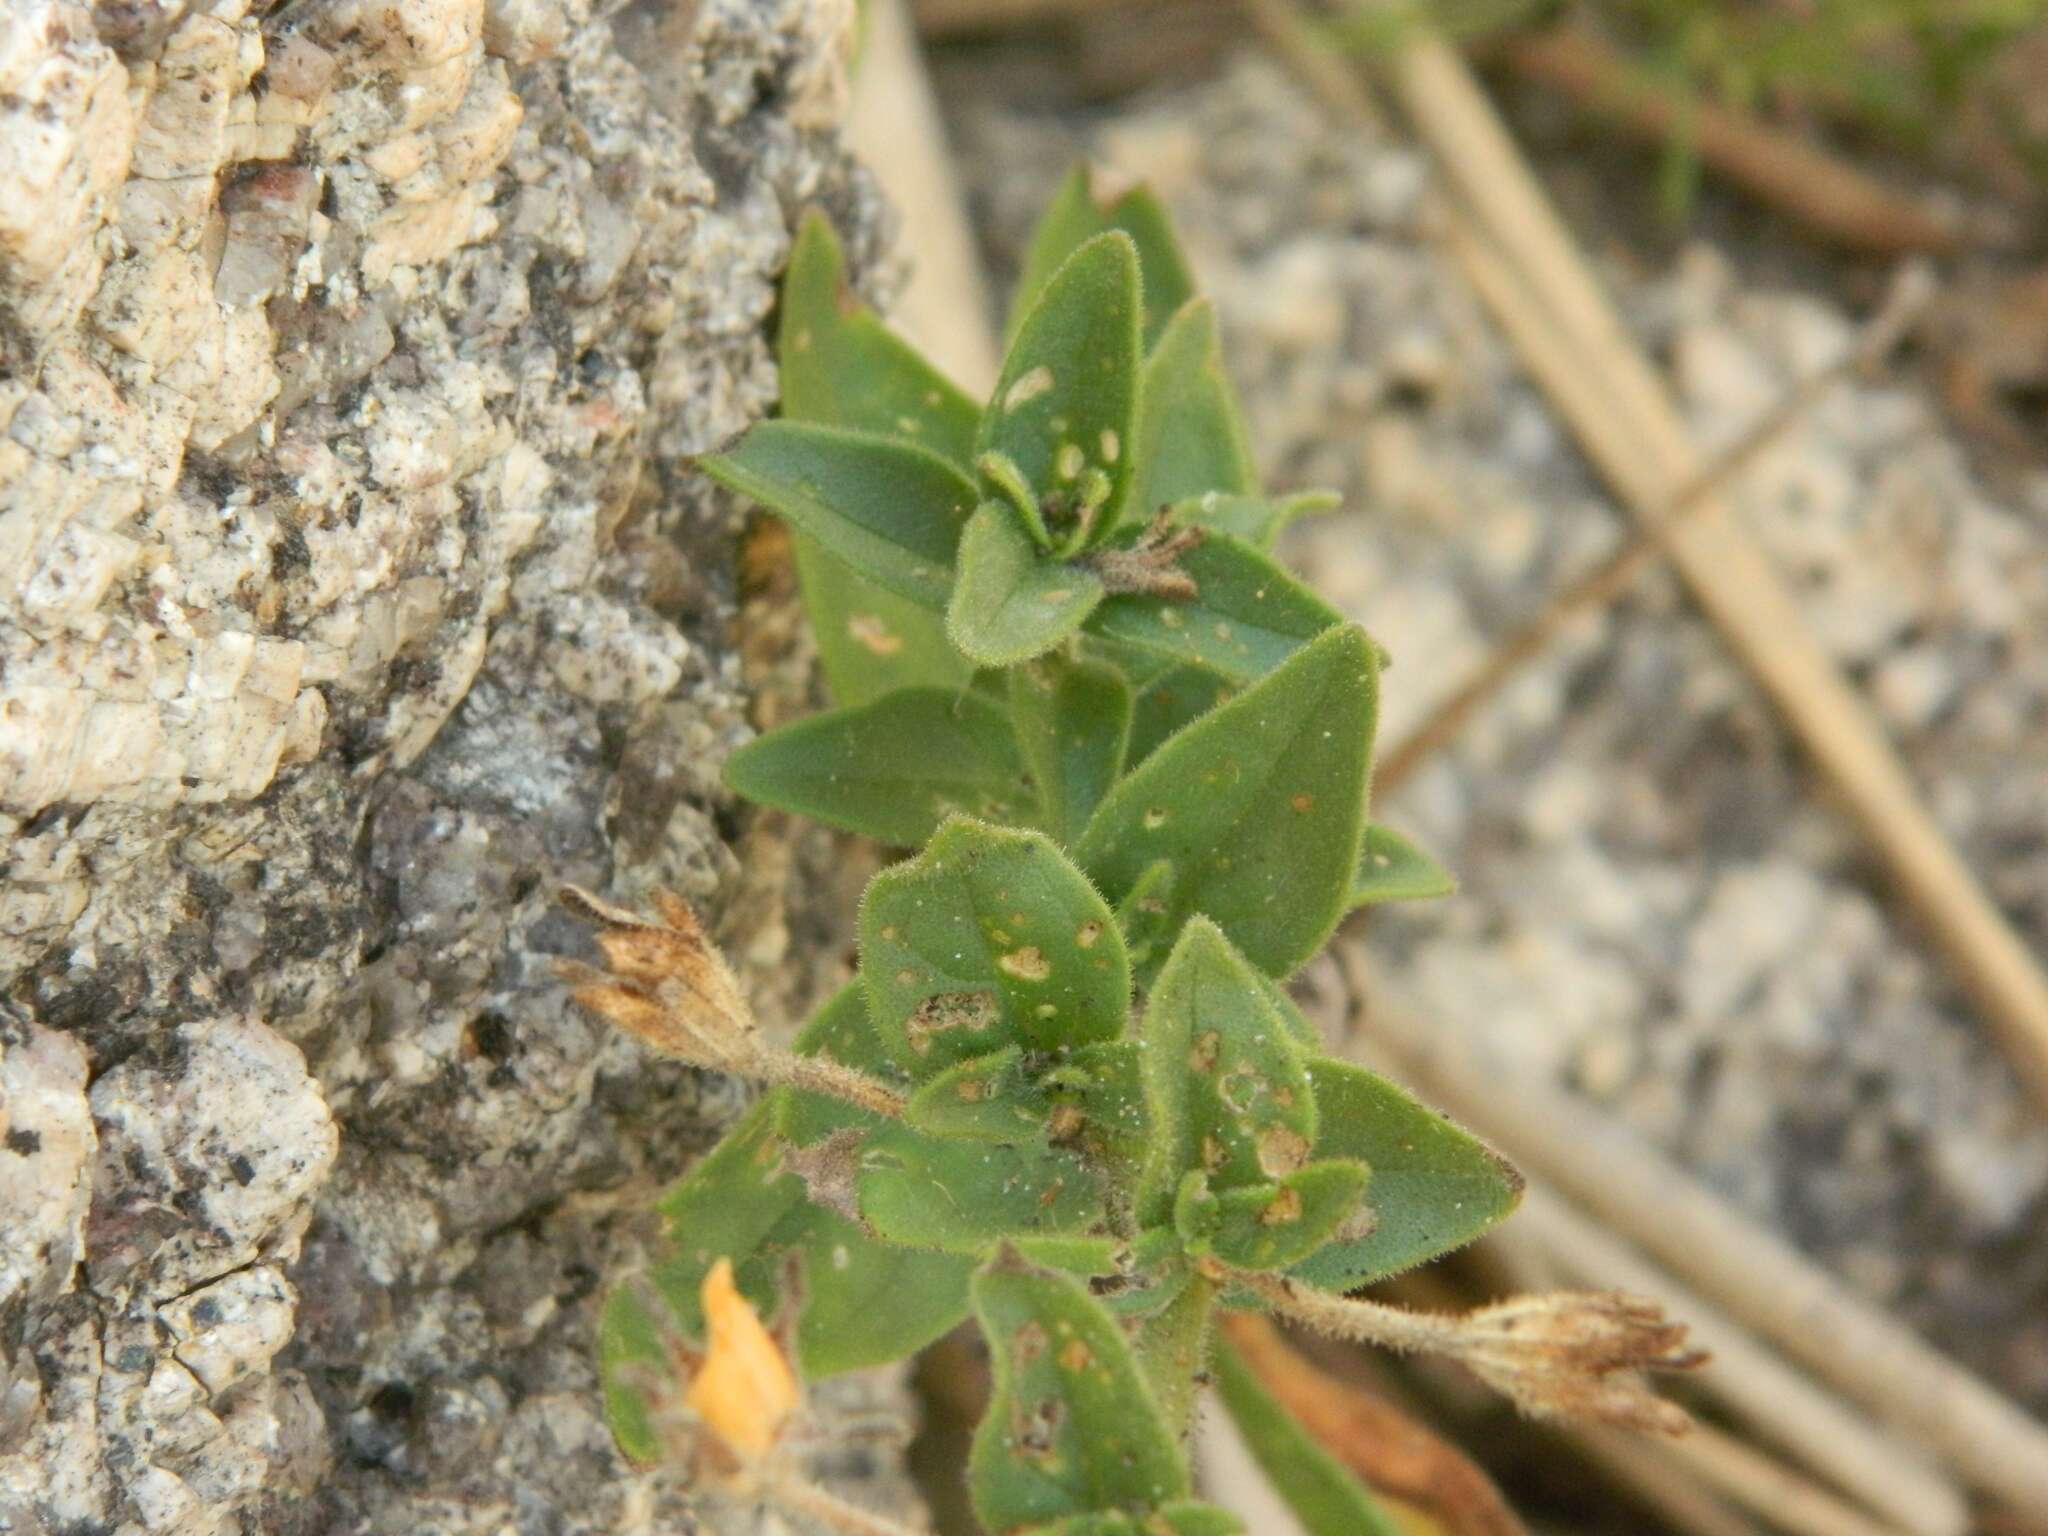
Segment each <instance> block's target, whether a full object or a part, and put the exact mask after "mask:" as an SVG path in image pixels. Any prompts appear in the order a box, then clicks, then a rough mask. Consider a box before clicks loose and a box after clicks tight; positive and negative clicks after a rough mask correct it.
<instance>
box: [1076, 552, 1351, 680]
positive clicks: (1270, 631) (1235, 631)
mask: <svg viewBox="0 0 2048 1536" xmlns="http://www.w3.org/2000/svg"><path fill="white" fill-rule="evenodd" d="M1179 564H1180V568H1181V569H1182V570H1183V571H1185V572H1186V573H1187V574H1188V575H1189V576H1190V577H1191V578H1193V580H1194V583H1195V587H1196V595H1195V596H1194V597H1192V598H1171V597H1158V596H1153V595H1150V594H1146V593H1122V594H1119V595H1116V596H1113V597H1109V598H1106V599H1104V600H1103V603H1102V606H1101V607H1099V608H1097V609H1096V610H1095V612H1094V614H1093V616H1092V617H1091V618H1090V619H1089V621H1088V628H1089V632H1090V633H1092V634H1097V635H1101V636H1103V637H1104V638H1105V639H1109V640H1114V641H1118V642H1120V643H1122V644H1124V645H1128V646H1132V647H1135V648H1137V649H1139V650H1144V651H1151V652H1153V653H1155V654H1157V655H1160V656H1165V657H1170V658H1172V659H1173V660H1175V661H1180V662H1194V663H1196V664H1198V665H1200V666H1203V667H1207V668H1209V669H1210V670H1211V671H1214V672H1218V673H1221V674H1222V675H1223V676H1224V677H1226V678H1228V679H1230V680H1231V681H1232V682H1237V683H1249V682H1255V681H1256V680H1257V679H1259V678H1261V677H1264V676H1265V675H1266V674H1267V673H1268V672H1270V671H1272V670H1273V668H1275V667H1277V666H1279V665H1280V663H1281V662H1283V661H1285V660H1286V659H1287V658H1288V657H1289V656H1292V655H1293V654H1294V653H1295V652H1296V651H1297V650H1299V649H1300V648H1301V647H1302V645H1304V644H1305V643H1306V642H1308V641H1310V640H1313V639H1314V638H1315V637H1316V636H1317V635H1319V634H1321V633H1323V631H1325V630H1327V629H1330V628H1332V627H1334V626H1335V625H1337V624H1339V623H1341V622H1343V620H1342V615H1340V614H1339V613H1338V612H1337V610H1336V609H1334V608H1332V607H1331V606H1330V605H1329V604H1328V603H1326V602H1324V601H1323V600H1322V599H1321V598H1320V597H1317V596H1316V595H1315V593H1313V592H1311V591H1310V590H1309V589H1308V588H1307V587H1305V586H1303V585H1302V584H1301V583H1300V582H1298V581H1296V580H1295V579H1294V578H1293V577H1292V576H1290V575H1288V574H1287V572H1286V571H1284V570H1282V569H1281V568H1280V566H1278V565H1277V564H1275V563H1274V561H1273V558H1272V557H1271V556H1270V555H1266V554H1262V553H1260V552H1259V551H1258V550H1257V549H1254V548H1253V547H1252V546H1251V545H1249V544H1247V543H1245V542H1244V541H1243V540H1242V539H1236V538H1232V537H1231V536H1230V535H1228V534H1211V535H1209V537H1208V538H1207V539H1205V540H1204V541H1203V542H1202V544H1201V546H1200V547H1199V548H1196V549H1193V550H1190V551H1189V552H1188V553H1187V554H1185V555H1182V556H1181V558H1180V561H1179Z"/></svg>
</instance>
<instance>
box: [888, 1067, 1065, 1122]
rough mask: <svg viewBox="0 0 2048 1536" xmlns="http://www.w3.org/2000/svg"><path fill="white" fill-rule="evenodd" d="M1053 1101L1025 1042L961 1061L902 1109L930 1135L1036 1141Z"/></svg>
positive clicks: (928, 1083)
mask: <svg viewBox="0 0 2048 1536" xmlns="http://www.w3.org/2000/svg"><path fill="white" fill-rule="evenodd" d="M1051 1113H1052V1101H1051V1099H1050V1098H1049V1097H1048V1095H1047V1094H1046V1092H1045V1089H1044V1087H1043V1086H1042V1085H1041V1084H1040V1082H1039V1079H1038V1076H1037V1074H1036V1073H1034V1072H1033V1071H1032V1070H1031V1068H1030V1066H1029V1065H1028V1064H1027V1063H1026V1062H1025V1060H1024V1048H1023V1047H1022V1046H1021V1045H1007V1046H1004V1047H1003V1048H1002V1049H1001V1050H997V1051H990V1052H989V1053H988V1054H987V1055H986V1056H974V1057H970V1058H969V1059H968V1060H966V1061H961V1062H957V1063H955V1064H954V1065H952V1066H950V1067H948V1068H946V1069H945V1071H943V1072H941V1073H939V1074H938V1075H937V1076H935V1077H930V1078H927V1079H926V1080H925V1081H924V1082H923V1083H921V1084H919V1085H918V1088H917V1091H916V1092H914V1093H913V1094H911V1096H910V1101H909V1102H908V1103H907V1104H906V1105H904V1107H903V1121H904V1123H905V1124H906V1125H908V1126H910V1127H911V1128H912V1129H914V1130H919V1131H923V1132H924V1133H925V1134H926V1135H929V1136H942V1137H950V1138H955V1139H958V1140H962V1141H996V1142H1020V1141H1035V1140H1037V1139H1038V1137H1040V1136H1042V1135H1044V1134H1045V1131H1046V1120H1047V1118H1048V1117H1049V1116H1050V1115H1051Z"/></svg>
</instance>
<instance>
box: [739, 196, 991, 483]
mask: <svg viewBox="0 0 2048 1536" xmlns="http://www.w3.org/2000/svg"><path fill="white" fill-rule="evenodd" d="M776 363H777V366H778V367H779V369H780V370H781V381H782V414H783V415H784V417H786V418H787V419H789V420H791V421H810V422H816V423H818V424H820V425H822V426H828V427H853V428H856V429H858V430H860V431H865V432H882V433H887V434H888V435H890V436H892V437H902V438H907V439H909V440H910V441H912V442H914V443H917V444H919V445H920V446H922V447H925V448H929V449H931V450H932V451H934V452H935V453H938V454H939V455H940V456H942V457H944V458H947V459H950V460H951V461H952V462H953V463H954V464H956V465H958V466H959V467H960V468H961V470H963V471H971V470H972V468H973V461H974V432H975V428H976V426H977V425H978V423H979V421H980V417H981V411H980V408H979V407H978V406H976V405H975V403H974V401H973V400H971V399H970V398H969V397H968V396H967V394H966V392H965V391H963V390H961V389H960V388H959V387H958V386H957V385H955V384H954V383H953V381H952V380H950V379H948V378H947V377H946V376H945V375H944V374H942V373H940V372H939V371H938V369H936V368H934V367H933V366H932V365H931V364H930V363H929V362H927V361H926V360H925V358H924V357H923V355H922V354H921V353H919V352H918V350H917V349H916V348H915V347H913V346H911V345H910V343H908V342H907V341H905V340H904V339H903V338H902V337H900V336H898V335H896V334H895V332H893V331H891V330H890V329H889V328H888V327H887V326H885V325H884V324H882V322H881V321H880V320H879V319H878V318H876V316H875V314H874V312H873V311H872V310H870V309H869V308H868V307H867V306H866V305H865V304H863V303H861V301H860V300H859V298H857V297H856V296H855V295H854V293H853V291H852V290H851V289H850V288H848V287H847V285H846V273H845V262H844V259H843V257H842V256H841V253H840V248H839V237H838V236H837V235H835V234H834V233H833V231H832V225H831V223H830V221H828V220H827V219H826V218H825V216H824V215H823V214H821V213H819V212H817V211H815V210H813V211H812V212H809V213H807V214H805V215H804V220H803V223H802V224H801V225H800V226H799V227H798V229H797V236H796V243H795V245H794V246H793V247H792V248H791V250H790V255H789V266H788V268H787V269H786V270H785V271H784V273H783V277H782V319H781V324H780V326H779V328H778V330H777V332H776Z"/></svg>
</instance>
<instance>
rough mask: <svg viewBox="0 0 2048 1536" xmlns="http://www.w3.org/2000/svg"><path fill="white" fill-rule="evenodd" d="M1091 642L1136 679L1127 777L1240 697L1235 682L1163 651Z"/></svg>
mask: <svg viewBox="0 0 2048 1536" xmlns="http://www.w3.org/2000/svg"><path fill="white" fill-rule="evenodd" d="M1084 633H1085V632H1084ZM1087 643H1088V645H1089V647H1090V648H1091V649H1093V650H1098V651H1100V652H1101V653H1102V654H1103V656H1104V657H1105V659H1106V660H1108V661H1110V662H1111V663H1112V664H1113V665H1115V666H1117V667H1118V668H1119V669H1120V670H1121V671H1122V672H1123V674H1124V676H1126V677H1128V678H1129V679H1130V680H1131V695H1132V697H1131V745H1130V749H1129V750H1128V751H1127V752H1126V753H1125V754H1124V771H1125V772H1126V773H1128V772H1130V770H1131V769H1132V768H1135V767H1136V766H1137V765H1138V764H1140V763H1142V762H1143V761H1145V759H1146V758H1148V757H1150V756H1151V755H1152V754H1153V752H1155V751H1156V750H1157V749H1158V747H1159V745H1160V744H1161V743H1162V742H1164V741H1165V740H1166V739H1167V738H1168V737H1169V736H1171V735H1173V734H1174V733H1175V732H1176V731H1178V730H1180V728H1181V727H1182V726H1185V725H1191V724H1193V723H1194V722H1195V721H1196V720H1199V719H1200V718H1201V717H1202V716H1203V715H1206V714H1207V713H1208V712H1209V711H1210V710H1212V709H1214V708H1215V707H1216V706H1217V705H1219V704H1227V703H1229V702H1230V700H1231V698H1232V697H1233V696H1234V695H1235V694H1236V692H1237V687H1236V685H1235V684H1233V683H1232V682H1231V681H1230V679H1229V678H1227V677H1224V676H1223V675H1222V674H1221V673H1218V672H1212V671H1210V670H1209V669H1208V668H1207V667H1198V666H1192V665H1189V664H1186V663H1183V662H1176V661H1175V660H1173V658H1172V657H1170V656H1163V655H1161V654H1160V653H1159V652H1157V651H1150V650H1138V649H1136V648H1135V647H1132V646H1127V645H1118V644H1115V643H1113V642H1110V641H1107V640H1103V639H1101V638H1100V637H1097V636H1092V635H1091V636H1088V637H1087Z"/></svg>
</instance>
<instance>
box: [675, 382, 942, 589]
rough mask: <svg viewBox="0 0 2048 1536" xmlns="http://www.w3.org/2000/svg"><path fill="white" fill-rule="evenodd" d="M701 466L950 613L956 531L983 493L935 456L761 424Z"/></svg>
mask: <svg viewBox="0 0 2048 1536" xmlns="http://www.w3.org/2000/svg"><path fill="white" fill-rule="evenodd" d="M697 467H698V468H700V469H702V470H703V471H704V472H705V473H706V474H707V475H709V476H711V478H712V479H714V480H716V481H717V482H718V483H719V484H720V485H723V486H727V487H729V488H731V489H732V490H735V491H738V492H739V493H740V494H742V495H744V496H750V497H752V498H753V499H754V500H755V501H758V502H759V503H761V505H762V506H764V507H766V508H767V509H768V510H769V511H771V512H775V513H778V514H780V515H781V516H783V517H785V518H787V519H789V521H790V523H791V524H792V525H793V526H794V527H795V528H796V530H797V531H798V532H799V533H803V534H807V535H808V536H810V537H811V538H814V539H816V540H817V541H818V542H819V543H820V544H822V545H824V546H825V548H826V549H827V550H828V551H829V552H830V553H832V554H833V555H836V556H837V557H838V558H840V559H841V560H844V561H845V562H846V563H847V564H848V565H849V566H851V567H852V568H853V569H854V570H855V571H856V572H857V573H859V574H860V575H862V576H865V577H867V578H868V579H869V580H870V581H873V582H875V583H876V584H877V585H879V586H882V587H885V588H887V589H888V590H889V591H891V592H894V593H896V594H897V595H898V596H900V597H905V598H908V599H910V600H911V601H912V602H915V603H920V604H922V605H924V606H925V607H927V608H944V607H945V606H946V598H947V596H948V594H949V593H950V592H951V591H952V587H953V556H954V552H955V550H956V549H958V547H959V544H960V531H961V529H962V528H963V527H964V526H965V525H966V522H967V518H968V514H969V513H970V512H972V511H973V510H974V504H975V502H976V500H978V499H979V493H978V492H977V491H976V490H975V487H974V482H973V481H972V480H970V479H968V478H967V477H966V476H965V475H963V474H962V473H961V472H960V471H959V470H958V469H956V468H954V467H953V465H951V464H949V463H947V462H946V460H944V459H942V458H940V457H939V456H938V455H937V454H936V453H933V452H932V451H931V450H929V449H927V448H920V447H918V446H917V445H916V444H914V443H907V442H904V441H903V440H901V439H900V438H892V437H883V436H881V435H879V434H877V433H873V432H852V431H848V430H846V429H844V428H841V427H821V426H814V425H812V424H810V423H808V422H797V421H763V422H758V423H756V424H755V425H754V426H753V427H752V428H750V429H749V430H748V432H747V435H746V436H745V437H742V438H741V439H740V440H739V441H738V442H737V443H735V444H733V446H732V447H731V448H730V449H729V450H728V451H726V452H725V453H714V454H707V455H706V456H704V457H703V458H701V459H699V460H698V461H697Z"/></svg>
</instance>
